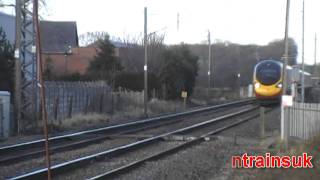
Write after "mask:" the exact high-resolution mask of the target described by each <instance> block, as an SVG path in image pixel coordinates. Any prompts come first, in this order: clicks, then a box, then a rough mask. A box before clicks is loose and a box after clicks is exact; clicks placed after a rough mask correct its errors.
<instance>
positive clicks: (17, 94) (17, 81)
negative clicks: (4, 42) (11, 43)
mask: <svg viewBox="0 0 320 180" xmlns="http://www.w3.org/2000/svg"><path fill="white" fill-rule="evenodd" d="M20 8H21V1H20V0H16V7H15V10H16V27H15V52H14V58H15V61H14V62H15V63H14V69H15V72H14V73H15V75H14V112H15V113H14V114H15V120H16V121H15V122H16V124H15V126H16V128H17V132H18V134H20V126H21V103H22V102H21V62H20V42H21V36H20V31H21V9H20Z"/></svg>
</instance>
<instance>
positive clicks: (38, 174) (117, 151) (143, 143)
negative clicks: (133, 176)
mask: <svg viewBox="0 0 320 180" xmlns="http://www.w3.org/2000/svg"><path fill="white" fill-rule="evenodd" d="M256 109H257V106H254V107H249V108H247V107H246V108H245V109H242V110H238V111H236V112H234V113H228V114H226V115H222V116H219V117H217V118H214V119H210V120H207V121H204V122H200V123H196V124H193V125H190V126H187V127H183V128H179V129H176V130H174V131H170V132H167V133H163V134H160V135H155V136H152V137H148V138H145V139H142V140H139V141H136V142H133V143H129V144H125V145H122V146H119V147H115V148H112V149H108V150H106V151H103V152H99V153H96V154H92V155H89V156H86V157H81V158H78V159H74V160H71V161H68V162H64V163H60V164H56V165H54V166H52V168H51V170H52V174H53V175H54V176H56V175H58V174H62V173H65V172H68V171H69V170H70V169H73V168H79V167H82V166H85V165H88V164H90V163H92V162H94V161H96V160H99V159H100V160H101V159H103V158H105V157H113V156H115V155H122V154H126V153H128V152H131V151H134V150H135V149H139V148H145V147H147V145H150V144H153V143H156V142H159V141H161V140H163V139H164V138H166V137H169V136H173V135H179V134H185V133H188V132H192V131H194V130H197V129H200V128H201V129H203V128H206V127H208V126H210V125H212V124H215V123H218V122H223V121H225V120H228V119H230V118H235V117H241V119H240V120H239V118H236V120H235V121H231V122H229V123H227V124H225V125H223V126H221V127H218V128H214V130H212V129H210V130H209V131H207V132H206V133H202V134H201V135H199V136H197V137H196V138H193V139H191V140H190V141H187V142H185V143H182V144H180V145H178V146H175V147H172V148H169V149H167V150H164V151H160V152H158V153H155V154H153V155H149V156H148V157H146V158H143V159H140V160H137V161H134V162H132V163H129V164H125V165H123V166H120V167H118V168H115V169H112V170H109V171H107V172H104V173H101V174H99V175H96V176H94V177H92V179H104V178H108V177H111V176H114V175H117V174H119V173H121V172H123V171H124V170H129V169H132V168H135V167H137V166H138V165H140V164H142V163H143V162H146V161H148V160H154V159H157V158H159V157H162V156H163V155H167V154H170V153H173V152H176V151H177V150H179V149H182V148H185V147H189V146H190V145H193V144H196V143H198V142H201V141H203V140H204V139H205V138H206V137H207V136H210V135H212V134H216V133H219V132H221V131H223V130H225V129H228V128H230V127H233V126H236V125H238V124H241V123H244V122H246V121H247V120H249V119H252V118H254V117H257V116H258V115H259V114H258V112H257V111H256ZM242 116H243V117H242ZM46 172H47V169H46V168H43V169H39V170H36V171H32V172H30V173H26V174H23V175H20V176H16V177H13V178H12V179H41V178H45V176H46Z"/></svg>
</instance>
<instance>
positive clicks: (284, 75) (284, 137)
mask: <svg viewBox="0 0 320 180" xmlns="http://www.w3.org/2000/svg"><path fill="white" fill-rule="evenodd" d="M289 8H290V0H287V6H286V23H285V36H284V42H285V47H284V55H283V61H284V63H283V67H282V82H283V88H282V95H286V94H287V65H288V51H289V50H288V48H289V42H288V31H289ZM286 121H287V118H286V113H285V107H284V106H283V103H282V102H281V139H282V140H284V143H285V148H287V146H288V134H287V129H288V127H287V125H288V123H287V122H286Z"/></svg>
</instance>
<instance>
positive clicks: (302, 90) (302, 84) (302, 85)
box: [301, 0, 305, 103]
mask: <svg viewBox="0 0 320 180" xmlns="http://www.w3.org/2000/svg"><path fill="white" fill-rule="evenodd" d="M302 73H303V74H302V77H301V78H302V80H301V88H302V89H301V96H302V97H301V102H302V103H304V94H305V92H304V0H303V5H302Z"/></svg>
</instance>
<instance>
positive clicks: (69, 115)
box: [68, 96, 73, 118]
mask: <svg viewBox="0 0 320 180" xmlns="http://www.w3.org/2000/svg"><path fill="white" fill-rule="evenodd" d="M72 106H73V96H70V101H69V108H68V118H72Z"/></svg>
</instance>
